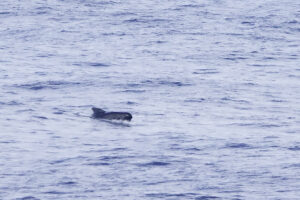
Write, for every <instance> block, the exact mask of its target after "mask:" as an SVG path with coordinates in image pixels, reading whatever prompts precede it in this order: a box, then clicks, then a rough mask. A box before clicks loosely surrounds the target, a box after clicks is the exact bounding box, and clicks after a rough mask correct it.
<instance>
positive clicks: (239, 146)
mask: <svg viewBox="0 0 300 200" xmlns="http://www.w3.org/2000/svg"><path fill="white" fill-rule="evenodd" d="M225 148H233V149H251V148H252V147H251V146H250V145H248V144H246V143H229V144H226V146H225Z"/></svg>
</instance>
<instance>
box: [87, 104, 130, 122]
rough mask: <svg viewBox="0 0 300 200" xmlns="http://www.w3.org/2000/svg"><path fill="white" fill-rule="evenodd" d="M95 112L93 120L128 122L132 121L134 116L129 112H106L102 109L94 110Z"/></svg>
mask: <svg viewBox="0 0 300 200" xmlns="http://www.w3.org/2000/svg"><path fill="white" fill-rule="evenodd" d="M92 110H93V112H94V113H93V115H92V117H93V118H96V119H108V120H126V121H130V120H131V119H132V115H131V114H130V113H128V112H105V111H104V110H102V109H100V108H95V107H93V108H92Z"/></svg>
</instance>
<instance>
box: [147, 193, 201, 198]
mask: <svg viewBox="0 0 300 200" xmlns="http://www.w3.org/2000/svg"><path fill="white" fill-rule="evenodd" d="M146 196H147V197H154V198H160V199H161V198H162V199H163V198H167V197H175V198H176V197H178V198H179V197H182V198H184V197H185V198H195V196H198V194H196V193H149V194H146Z"/></svg>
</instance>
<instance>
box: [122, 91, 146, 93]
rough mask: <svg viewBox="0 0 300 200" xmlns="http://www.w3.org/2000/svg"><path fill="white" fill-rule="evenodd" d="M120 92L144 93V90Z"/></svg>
mask: <svg viewBox="0 0 300 200" xmlns="http://www.w3.org/2000/svg"><path fill="white" fill-rule="evenodd" d="M122 92H126V93H127V92H129V93H144V92H146V90H123V91H122Z"/></svg>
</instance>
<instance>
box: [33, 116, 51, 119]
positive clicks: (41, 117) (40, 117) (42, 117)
mask: <svg viewBox="0 0 300 200" xmlns="http://www.w3.org/2000/svg"><path fill="white" fill-rule="evenodd" d="M33 117H34V118H37V119H48V118H47V117H44V116H33Z"/></svg>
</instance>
